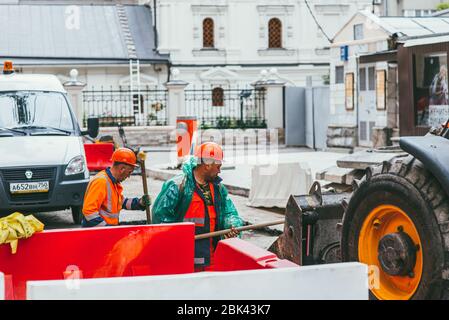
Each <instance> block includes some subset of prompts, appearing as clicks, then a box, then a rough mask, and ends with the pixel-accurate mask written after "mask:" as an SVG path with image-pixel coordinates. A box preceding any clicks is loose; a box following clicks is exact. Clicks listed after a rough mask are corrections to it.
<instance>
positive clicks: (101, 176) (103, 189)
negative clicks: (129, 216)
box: [83, 170, 126, 227]
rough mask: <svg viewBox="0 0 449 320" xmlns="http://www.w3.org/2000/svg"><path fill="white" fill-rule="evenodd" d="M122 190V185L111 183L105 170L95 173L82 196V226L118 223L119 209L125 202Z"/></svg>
mask: <svg viewBox="0 0 449 320" xmlns="http://www.w3.org/2000/svg"><path fill="white" fill-rule="evenodd" d="M122 191H123V187H122V185H121V184H120V183H113V181H112V180H111V178H110V177H109V176H108V174H107V172H106V171H105V170H103V171H101V172H99V173H98V174H96V175H95V176H94V177H93V178H92V180H91V181H90V182H89V185H88V186H87V190H86V194H85V196H84V204H83V215H84V219H85V221H84V222H85V225H83V226H90V227H93V226H105V225H118V224H119V214H120V210H121V209H122V206H123V205H124V202H125V199H124V198H123V195H122ZM125 206H126V204H125Z"/></svg>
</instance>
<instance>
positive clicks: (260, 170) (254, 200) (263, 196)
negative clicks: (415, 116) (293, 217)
mask: <svg viewBox="0 0 449 320" xmlns="http://www.w3.org/2000/svg"><path fill="white" fill-rule="evenodd" d="M271 166H273V167H272V168H271V169H267V165H262V164H261V165H256V166H254V167H253V168H252V170H251V188H250V192H249V197H248V203H247V205H248V206H250V207H266V208H273V207H278V208H285V207H286V206H287V202H288V199H289V198H290V195H292V194H293V195H299V194H308V193H309V190H310V187H311V186H312V173H311V170H310V168H309V167H308V166H307V165H306V164H304V163H302V164H301V163H278V164H271ZM264 172H265V173H264Z"/></svg>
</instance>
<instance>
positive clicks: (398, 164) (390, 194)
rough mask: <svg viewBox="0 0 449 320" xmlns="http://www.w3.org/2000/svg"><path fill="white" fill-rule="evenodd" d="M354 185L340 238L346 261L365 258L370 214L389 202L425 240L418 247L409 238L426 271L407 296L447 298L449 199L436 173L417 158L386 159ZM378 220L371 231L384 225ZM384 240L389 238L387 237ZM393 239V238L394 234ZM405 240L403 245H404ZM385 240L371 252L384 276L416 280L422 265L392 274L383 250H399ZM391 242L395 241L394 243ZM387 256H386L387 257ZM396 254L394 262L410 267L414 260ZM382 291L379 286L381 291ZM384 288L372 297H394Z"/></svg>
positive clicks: (398, 233)
mask: <svg viewBox="0 0 449 320" xmlns="http://www.w3.org/2000/svg"><path fill="white" fill-rule="evenodd" d="M448 165H449V164H448ZM354 187H355V191H354V193H353V195H352V197H351V200H350V202H349V204H348V207H347V209H346V211H345V214H344V217H343V228H342V239H341V253H342V259H343V261H345V262H349V261H360V259H359V244H360V246H361V248H366V247H365V242H363V241H364V239H366V238H367V237H364V235H365V234H368V233H366V232H365V230H367V229H366V226H371V220H369V218H368V217H371V218H372V217H373V215H372V213H373V212H374V213H376V212H377V211H376V208H384V207H385V206H388V207H394V208H399V209H400V210H399V211H400V212H402V214H403V213H405V214H406V215H407V216H408V218H409V220H407V221H410V220H411V221H412V224H413V225H414V226H415V231H417V233H418V234H419V239H420V241H421V243H420V245H415V244H414V243H413V242H407V243H408V244H409V245H410V246H409V247H407V245H406V247H407V248H408V249H409V248H411V247H416V249H415V250H416V252H417V253H415V255H416V256H415V257H417V255H418V252H419V251H421V253H420V254H421V262H422V264H421V267H420V268H419V270H421V272H420V280H419V281H418V280H416V285H415V290H410V292H409V293H410V296H409V297H407V299H417V300H420V299H442V298H447V296H448V295H447V292H448V291H447V289H446V288H447V282H448V281H447V280H448V278H449V198H448V195H447V193H446V191H448V190H443V189H442V187H441V185H440V184H439V182H438V181H437V180H436V179H435V177H434V176H433V175H432V174H431V173H430V172H429V171H428V170H426V168H425V167H424V165H423V164H422V163H421V162H420V161H419V160H417V159H415V158H414V157H412V156H406V157H397V158H394V159H393V160H392V161H390V162H384V163H383V164H382V165H380V166H377V167H371V168H370V169H368V170H367V173H366V175H365V177H364V178H363V179H362V180H361V181H360V182H359V183H355V186H354ZM375 221H376V223H378V224H377V225H376V224H372V225H373V227H371V228H372V229H371V230H374V231H372V232H371V233H369V234H375V232H377V230H378V228H379V226H380V227H382V224H381V223H383V221H379V220H378V219H376V220H375ZM390 221H391V220H390ZM386 223H387V222H386ZM386 223H385V224H386ZM364 226H365V228H364ZM362 228H363V229H362ZM395 228H396V227H395ZM401 228H402V227H398V229H397V230H398V232H394V233H390V234H388V236H390V235H393V237H395V239H398V235H401V233H400V231H401ZM362 230H363V231H362ZM395 230H396V229H395ZM389 232H390V231H389ZM403 234H404V233H402V235H403ZM415 234H416V232H415ZM374 238H375V237H374ZM382 239H385V237H384V238H382ZM388 239H389V240H391V238H388ZM408 239H410V238H408ZM400 241H401V240H400ZM400 241H399V243H402V244H403V243H404V242H400ZM405 242H406V241H405ZM379 243H382V241H379V242H378V243H377V245H379ZM385 243H387V242H383V243H382V245H381V246H378V247H376V248H377V252H374V250H369V251H371V252H374V253H373V254H371V257H373V258H374V260H378V263H379V266H380V273H381V274H384V275H386V277H384V278H383V279H386V281H391V279H394V278H395V277H405V278H406V277H410V278H414V276H416V275H415V274H414V271H415V270H416V268H417V267H416V263H415V264H414V266H415V269H414V270H413V271H410V268H411V267H410V266H408V268H409V269H408V270H409V271H406V270H402V271H404V272H409V273H408V274H407V275H405V274H401V275H399V276H398V275H397V274H394V275H393V277H392V273H391V270H393V269H389V268H388V267H387V268H386V269H385V268H384V267H383V266H385V264H382V263H381V262H380V261H381V260H382V259H381V255H379V254H380V253H385V252H387V250H390V249H392V247H393V248H396V247H395V246H394V245H393V246H392V247H388V245H385ZM389 243H390V244H391V242H389ZM374 247H375V245H374V244H373V246H372V248H374ZM381 248H383V249H381ZM387 248H388V249H387ZM402 248H403V247H402ZM361 250H362V251H361V253H360V255H365V253H364V252H365V251H364V250H363V249H361ZM382 250H383V251H382ZM390 252H391V251H390ZM396 252H397V251H396ZM403 252H410V251H403ZM382 257H385V255H384V256H382ZM390 257H391V255H390ZM397 257H398V256H396V255H395V256H394V258H393V259H394V260H390V261H395V262H397V264H395V266H396V267H398V266H399V267H403V268H405V267H404V265H405V264H406V263H409V261H411V260H407V261H405V260H404V261H402V260H396V258H397ZM384 261H386V260H382V262H384ZM387 261H388V260H387ZM416 261H418V260H415V262H416ZM362 262H363V261H362ZM390 266H391V265H390ZM394 270H396V269H394ZM385 272H386V273H385ZM396 279H398V278H396ZM403 279H404V278H402V280H403ZM417 279H419V278H417ZM402 280H400V281H402ZM407 281H409V280H407ZM389 284H390V283H389ZM396 284H397V282H395V284H394V286H396ZM384 287H386V286H384ZM394 288H396V287H394ZM382 289H383V288H380V290H382ZM379 292H381V293H379ZM382 292H383V291H376V292H375V291H373V290H371V291H370V297H371V298H373V299H382V298H383V297H391V295H385V294H383V293H382Z"/></svg>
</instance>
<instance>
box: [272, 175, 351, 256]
mask: <svg viewBox="0 0 449 320" xmlns="http://www.w3.org/2000/svg"><path fill="white" fill-rule="evenodd" d="M350 197H351V193H347V192H345V193H333V192H326V193H322V192H321V186H320V184H319V183H318V182H315V183H314V184H313V185H312V187H311V189H310V192H309V194H308V195H301V196H293V195H292V196H290V198H289V200H288V203H287V208H286V211H285V224H284V232H283V234H282V235H280V236H279V238H278V239H277V240H276V241H275V242H274V243H273V244H272V245H271V247H270V248H269V249H268V250H269V251H270V252H273V253H274V254H276V255H277V256H278V257H279V258H281V259H288V260H290V261H292V262H294V263H296V264H299V265H314V264H321V263H336V262H341V256H340V233H339V230H338V229H339V225H340V223H341V221H342V218H343V214H344V210H345V206H346V203H347V201H348V200H349V198H350Z"/></svg>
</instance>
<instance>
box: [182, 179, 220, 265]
mask: <svg viewBox="0 0 449 320" xmlns="http://www.w3.org/2000/svg"><path fill="white" fill-rule="evenodd" d="M209 188H210V191H211V195H212V202H213V203H214V205H211V206H206V200H205V198H204V195H203V193H202V191H201V189H200V188H199V187H198V185H195V191H194V192H193V196H192V201H191V202H190V205H189V207H188V209H187V212H186V214H185V215H184V219H183V221H184V222H193V223H195V234H196V235H198V234H203V233H209V232H213V231H215V227H216V221H217V216H218V214H219V210H220V209H219V206H215V204H216V203H219V201H215V197H216V194H219V193H218V192H215V191H216V190H215V188H216V186H215V185H214V184H213V183H209ZM216 242H217V241H214V239H212V238H210V239H201V240H196V241H195V260H194V261H195V267H207V266H210V265H212V264H213V253H214V250H215V245H216Z"/></svg>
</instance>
